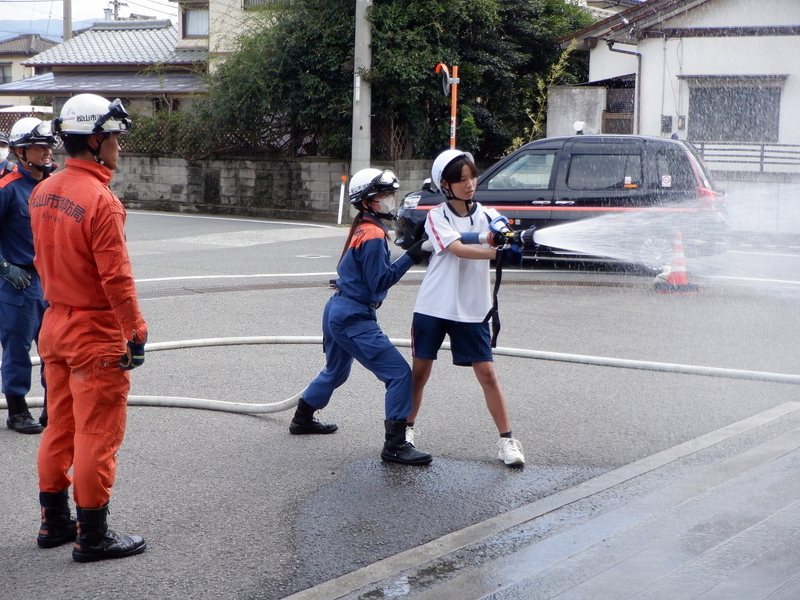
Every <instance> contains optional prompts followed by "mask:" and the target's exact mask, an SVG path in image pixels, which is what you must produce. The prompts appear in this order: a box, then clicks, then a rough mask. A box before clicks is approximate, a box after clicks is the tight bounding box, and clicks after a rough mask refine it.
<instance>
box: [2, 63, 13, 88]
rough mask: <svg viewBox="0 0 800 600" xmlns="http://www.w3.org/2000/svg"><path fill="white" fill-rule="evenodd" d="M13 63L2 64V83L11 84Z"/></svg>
mask: <svg viewBox="0 0 800 600" xmlns="http://www.w3.org/2000/svg"><path fill="white" fill-rule="evenodd" d="M11 81H12V79H11V63H0V83H11Z"/></svg>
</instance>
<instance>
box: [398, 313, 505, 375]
mask: <svg viewBox="0 0 800 600" xmlns="http://www.w3.org/2000/svg"><path fill="white" fill-rule="evenodd" d="M445 335H448V336H450V352H451V353H452V355H453V364H454V365H458V366H460V367H469V366H472V363H474V362H491V361H492V360H493V357H492V344H491V337H490V335H489V324H488V323H460V322H458V321H448V320H447V319H440V318H439V317H431V316H429V315H422V314H420V313H414V319H413V321H412V322H411V355H412V356H416V357H417V358H424V359H426V360H436V359H437V358H438V357H439V348H441V347H442V343H443V342H444V336H445Z"/></svg>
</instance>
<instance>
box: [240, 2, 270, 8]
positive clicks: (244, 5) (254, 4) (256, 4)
mask: <svg viewBox="0 0 800 600" xmlns="http://www.w3.org/2000/svg"><path fill="white" fill-rule="evenodd" d="M266 5H267V0H242V9H243V10H247V9H248V8H258V7H260V6H266Z"/></svg>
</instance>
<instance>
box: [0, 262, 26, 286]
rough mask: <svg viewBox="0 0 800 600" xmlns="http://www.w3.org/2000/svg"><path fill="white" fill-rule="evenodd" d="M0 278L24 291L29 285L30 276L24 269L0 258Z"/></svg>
mask: <svg viewBox="0 0 800 600" xmlns="http://www.w3.org/2000/svg"><path fill="white" fill-rule="evenodd" d="M0 277H2V278H3V279H5V280H6V281H8V282H9V283H10V284H11V285H13V286H14V287H15V288H17V289H18V290H24V289H25V288H26V287H28V286H29V285H30V284H31V275H30V273H28V272H27V271H26V270H24V269H20V268H19V267H18V266H16V265H12V264H11V263H10V262H8V261H6V260H4V259H2V258H0Z"/></svg>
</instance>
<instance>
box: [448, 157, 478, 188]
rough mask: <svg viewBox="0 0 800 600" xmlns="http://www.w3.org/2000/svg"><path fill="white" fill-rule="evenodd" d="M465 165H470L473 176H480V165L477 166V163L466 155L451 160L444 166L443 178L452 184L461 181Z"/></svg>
mask: <svg viewBox="0 0 800 600" xmlns="http://www.w3.org/2000/svg"><path fill="white" fill-rule="evenodd" d="M464 165H467V166H468V167H469V171H470V173H472V176H473V177H477V176H478V167H476V166H475V163H474V162H472V161H471V160H470V159H469V157H468V156H466V155H464V156H459V157H458V158H456V159H455V160H453V161H451V162H450V163H449V164H448V165H447V166H446V167H445V168H444V171H442V180H443V181H446V182H447V183H448V184H450V185H453V184H454V183H458V182H459V181H461V171H463V170H464Z"/></svg>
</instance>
